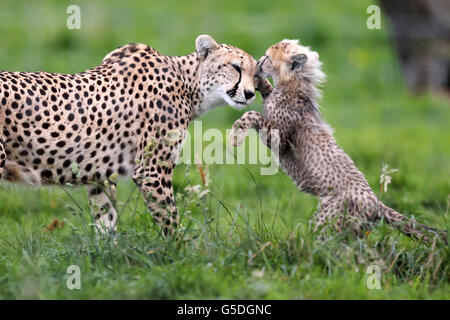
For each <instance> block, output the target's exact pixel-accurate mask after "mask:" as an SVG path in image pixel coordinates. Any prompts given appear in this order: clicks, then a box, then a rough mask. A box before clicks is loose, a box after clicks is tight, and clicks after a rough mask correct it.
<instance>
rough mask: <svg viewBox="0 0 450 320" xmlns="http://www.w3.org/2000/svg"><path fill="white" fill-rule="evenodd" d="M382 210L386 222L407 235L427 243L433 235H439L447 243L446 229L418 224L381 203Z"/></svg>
mask: <svg viewBox="0 0 450 320" xmlns="http://www.w3.org/2000/svg"><path fill="white" fill-rule="evenodd" d="M382 211H383V216H384V219H385V220H386V221H387V223H389V224H390V225H392V226H394V227H396V228H398V229H399V230H400V231H401V232H403V233H404V234H406V235H407V236H409V237H411V238H414V239H420V240H422V241H424V242H427V243H430V242H431V241H432V240H433V238H434V237H439V238H440V239H441V240H442V241H443V242H444V243H445V244H448V242H447V234H446V231H444V230H439V229H435V228H432V227H428V226H426V225H423V224H420V223H418V222H416V221H415V220H414V219H410V218H408V217H406V216H404V215H402V214H401V213H399V212H397V211H395V210H394V209H392V208H389V207H388V206H386V205H384V204H382Z"/></svg>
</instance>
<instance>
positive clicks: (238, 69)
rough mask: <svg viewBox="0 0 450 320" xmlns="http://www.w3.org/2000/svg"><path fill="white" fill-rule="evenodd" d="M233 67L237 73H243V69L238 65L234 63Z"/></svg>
mask: <svg viewBox="0 0 450 320" xmlns="http://www.w3.org/2000/svg"><path fill="white" fill-rule="evenodd" d="M231 65H232V66H233V68H235V69H236V71H237V72H239V73H241V67H239V66H238V65H236V64H234V63H232V64H231Z"/></svg>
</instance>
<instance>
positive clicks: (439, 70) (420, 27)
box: [380, 0, 450, 93]
mask: <svg viewBox="0 0 450 320" xmlns="http://www.w3.org/2000/svg"><path fill="white" fill-rule="evenodd" d="M380 2H381V5H382V7H383V9H384V11H385V12H386V13H387V15H388V16H389V18H390V20H391V23H392V26H393V31H394V40H395V43H396V47H397V50H398V53H399V58H400V60H401V63H402V66H403V73H404V76H405V79H406V82H407V84H408V85H409V87H410V88H411V89H412V90H413V91H414V92H420V91H423V90H426V89H428V90H429V89H431V90H444V91H445V92H447V93H449V91H450V1H449V0H401V1H400V0H380Z"/></svg>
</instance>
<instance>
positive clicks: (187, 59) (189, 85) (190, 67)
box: [171, 52, 204, 119]
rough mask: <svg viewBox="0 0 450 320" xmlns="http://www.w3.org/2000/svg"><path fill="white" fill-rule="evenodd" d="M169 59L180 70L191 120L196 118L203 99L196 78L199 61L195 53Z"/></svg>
mask: <svg viewBox="0 0 450 320" xmlns="http://www.w3.org/2000/svg"><path fill="white" fill-rule="evenodd" d="M171 59H172V61H173V62H174V63H175V64H176V65H178V68H179V70H180V74H181V77H182V81H183V83H184V88H185V94H186V96H187V98H188V99H189V100H190V101H189V102H190V103H191V106H192V109H191V119H194V118H197V117H198V116H199V113H200V112H199V109H201V106H202V102H203V99H204V97H203V94H202V92H201V90H200V82H199V78H198V68H199V65H200V59H199V57H198V56H197V54H196V53H195V52H194V53H191V54H189V55H187V56H174V57H171Z"/></svg>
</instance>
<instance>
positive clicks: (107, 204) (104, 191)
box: [87, 183, 118, 234]
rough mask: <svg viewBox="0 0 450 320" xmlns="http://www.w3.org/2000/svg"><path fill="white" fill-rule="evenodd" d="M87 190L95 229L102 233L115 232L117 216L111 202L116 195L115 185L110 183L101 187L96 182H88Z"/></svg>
mask: <svg viewBox="0 0 450 320" xmlns="http://www.w3.org/2000/svg"><path fill="white" fill-rule="evenodd" d="M87 191H88V197H89V206H90V208H91V213H92V215H93V217H94V220H95V225H96V231H97V232H99V233H103V234H106V233H115V231H116V223H117V218H118V215H117V211H116V209H115V207H114V204H113V202H115V196H116V185H115V184H113V183H110V185H109V187H103V186H99V185H97V184H89V185H88V186H87Z"/></svg>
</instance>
